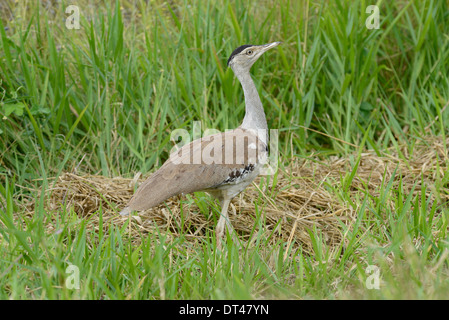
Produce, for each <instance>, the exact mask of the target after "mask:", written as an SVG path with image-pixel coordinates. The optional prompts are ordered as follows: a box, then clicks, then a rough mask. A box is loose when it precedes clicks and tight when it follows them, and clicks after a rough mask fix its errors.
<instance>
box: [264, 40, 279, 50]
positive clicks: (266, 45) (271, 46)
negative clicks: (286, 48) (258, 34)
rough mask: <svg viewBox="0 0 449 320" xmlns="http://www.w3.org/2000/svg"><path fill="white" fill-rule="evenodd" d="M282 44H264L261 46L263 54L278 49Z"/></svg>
mask: <svg viewBox="0 0 449 320" xmlns="http://www.w3.org/2000/svg"><path fill="white" fill-rule="evenodd" d="M280 44H281V42H272V43H267V44H263V45H261V47H262V52H265V51H268V50H270V49H272V48H274V47H277V46H278V45H280Z"/></svg>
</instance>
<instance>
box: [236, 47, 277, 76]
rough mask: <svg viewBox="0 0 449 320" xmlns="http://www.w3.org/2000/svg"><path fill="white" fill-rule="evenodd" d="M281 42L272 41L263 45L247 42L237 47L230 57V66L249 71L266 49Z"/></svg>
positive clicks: (237, 69)
mask: <svg viewBox="0 0 449 320" xmlns="http://www.w3.org/2000/svg"><path fill="white" fill-rule="evenodd" d="M279 44H280V42H272V43H267V44H263V45H259V46H256V45H252V44H245V45H243V46H240V47H238V48H237V49H235V50H234V51H233V52H232V53H231V56H230V57H229V59H228V66H229V67H231V68H232V70H233V71H234V72H236V71H249V69H251V67H252V65H253V64H254V62H256V61H257V59H259V57H260V56H261V55H262V54H263V53H264V52H266V51H268V50H270V49H271V48H274V47H276V46H278V45H279Z"/></svg>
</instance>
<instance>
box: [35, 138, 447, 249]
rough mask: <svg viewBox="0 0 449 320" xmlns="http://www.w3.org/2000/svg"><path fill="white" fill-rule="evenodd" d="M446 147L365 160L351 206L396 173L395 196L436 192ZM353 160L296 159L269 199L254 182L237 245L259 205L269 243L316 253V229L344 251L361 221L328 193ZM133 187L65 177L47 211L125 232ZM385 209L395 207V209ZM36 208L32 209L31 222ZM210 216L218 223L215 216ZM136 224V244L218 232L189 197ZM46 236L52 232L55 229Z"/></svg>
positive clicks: (433, 143)
mask: <svg viewBox="0 0 449 320" xmlns="http://www.w3.org/2000/svg"><path fill="white" fill-rule="evenodd" d="M448 140H449V139H448ZM448 142H449V141H446V144H447V143H448ZM446 144H445V143H444V141H443V140H442V139H441V138H428V139H425V140H422V142H421V143H419V144H418V145H416V146H415V149H414V151H413V154H409V152H408V151H407V149H406V148H405V147H403V148H401V153H402V154H403V157H402V156H401V157H400V156H398V153H397V152H394V151H392V150H390V153H389V155H384V156H378V155H376V154H375V153H374V152H372V151H367V152H365V153H362V154H361V161H360V164H359V166H358V168H357V172H356V174H355V175H354V177H353V179H352V180H350V185H349V188H348V192H350V196H351V198H353V197H356V196H357V195H358V196H363V197H364V193H365V192H368V193H369V194H370V195H371V196H372V197H376V196H378V193H379V188H380V186H381V185H382V184H383V183H388V181H390V179H391V178H392V175H393V173H394V171H395V169H396V167H397V172H396V175H395V177H394V178H393V179H394V183H393V188H397V187H398V186H399V180H400V179H399V177H402V188H403V190H404V192H405V193H408V192H409V191H410V190H412V187H413V185H414V184H415V183H416V184H417V187H416V188H415V189H414V192H415V193H416V192H420V190H421V189H420V187H419V186H420V184H421V183H426V184H427V185H428V186H433V185H434V181H435V180H436V179H437V175H440V177H442V176H444V174H445V172H446V171H447V170H448V168H447V165H448V163H449V161H448V160H449V159H448V153H447V149H446V147H445V146H446ZM349 158H352V159H353V160H352V163H353V164H354V163H355V159H356V158H357V155H354V156H352V157H348V158H335V159H331V160H325V161H321V160H318V159H312V158H309V159H307V160H298V159H295V160H293V161H291V163H290V164H289V165H287V166H286V167H285V168H283V169H281V170H280V171H279V175H278V179H277V184H276V186H275V188H274V192H273V194H272V195H268V194H266V193H265V192H264V191H265V190H261V189H260V185H261V184H259V180H257V181H256V182H255V183H254V184H253V185H251V186H250V187H248V188H247V189H246V191H245V192H244V193H242V194H241V195H240V196H238V197H237V198H235V199H234V200H233V202H232V204H231V207H230V210H232V212H231V213H230V219H231V222H232V224H233V226H234V227H235V229H236V230H237V231H238V233H239V234H240V238H241V239H242V240H248V239H249V238H250V237H249V235H250V233H251V230H252V229H253V228H254V221H255V219H256V217H255V205H254V202H255V201H258V205H259V208H260V209H261V210H260V212H263V215H264V216H263V219H264V223H263V224H262V225H263V228H264V232H266V233H267V236H268V235H269V234H271V241H273V242H276V241H279V240H282V241H284V242H288V244H289V245H290V244H292V245H294V246H297V245H301V246H302V248H303V250H304V251H306V252H310V250H312V245H311V240H310V237H309V234H308V232H307V230H308V229H310V228H312V227H313V226H316V227H317V229H319V230H320V231H321V232H322V234H323V236H324V239H325V240H326V241H327V243H328V244H335V245H338V244H340V243H341V241H342V239H344V236H343V234H342V228H341V224H340V223H341V222H342V223H344V224H346V225H349V226H350V225H351V223H353V222H354V221H355V219H356V212H357V209H358V208H354V207H352V206H351V205H350V204H349V203H347V201H344V200H342V199H340V198H339V197H338V193H336V192H331V191H330V188H332V186H335V188H337V189H338V188H342V186H341V183H342V181H344V177H345V176H348V175H349V174H350V172H351V171H352V169H353V165H351V161H350V160H349ZM259 179H260V178H259ZM134 184H135V181H133V179H125V178H112V179H111V178H107V177H103V176H92V175H84V176H80V175H77V174H74V173H64V174H62V175H61V176H59V177H58V179H57V181H55V183H54V185H53V187H52V188H51V189H49V190H46V193H47V201H46V204H47V208H46V209H47V210H50V211H55V212H58V211H60V210H61V207H63V206H65V207H67V208H72V207H73V210H74V211H75V212H76V214H78V215H79V216H80V217H90V226H91V227H93V228H98V221H99V218H98V215H97V212H99V211H98V210H99V209H100V208H101V209H102V211H101V212H103V220H108V219H111V220H112V221H113V222H115V223H117V224H118V225H121V224H123V223H124V222H125V221H126V220H127V219H128V218H127V217H121V216H119V215H118V211H119V209H120V208H122V207H123V206H124V205H125V203H127V201H128V200H129V199H130V197H131V195H132V192H133V186H134ZM426 190H427V191H426V192H428V193H429V194H428V195H427V196H428V197H435V196H436V197H438V199H437V200H438V201H442V202H446V201H448V200H449V194H448V193H447V192H444V193H440V194H438V195H436V193H435V192H434V191H435V190H434V189H433V188H432V187H430V188H426ZM181 201H182V203H181ZM355 203H357V202H355ZM181 204H182V212H183V213H182V214H181ZM386 205H391V206H392V207H393V206H394V204H393V203H391V204H388V203H387V204H386ZM32 207H33V206H32V205H31V206H30V207H29V209H30V211H29V212H30V214H31V212H32ZM211 211H212V208H211ZM213 212H214V213H213V214H216V215H218V211H217V210H213ZM131 219H132V223H131V226H130V233H131V236H132V237H133V236H134V235H136V234H138V233H140V232H143V233H146V232H148V233H151V232H153V231H154V230H155V228H156V226H157V227H158V228H159V230H167V229H169V230H170V234H171V235H172V236H177V235H179V233H180V228H182V229H183V233H185V235H186V238H187V239H188V240H192V241H193V240H195V239H198V238H201V237H205V235H206V230H210V231H213V230H214V228H215V225H214V219H212V218H211V217H210V216H209V217H207V216H206V215H204V214H201V213H200V210H199V208H198V207H197V205H196V204H195V202H192V201H186V200H185V197H174V198H172V199H169V200H168V201H166V203H165V204H163V205H160V206H158V207H156V208H153V209H150V210H147V211H145V212H142V213H140V214H139V215H134V216H132V218H131ZM49 228H50V230H49V232H52V230H51V225H49ZM136 238H137V237H136Z"/></svg>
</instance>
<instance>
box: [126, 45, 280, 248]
mask: <svg viewBox="0 0 449 320" xmlns="http://www.w3.org/2000/svg"><path fill="white" fill-rule="evenodd" d="M279 44H280V42H271V43H268V44H264V45H250V44H246V45H242V46H239V47H238V48H236V49H235V50H234V51H233V52H232V53H231V55H230V57H229V59H228V61H227V66H228V67H230V68H231V69H232V71H233V72H234V75H235V76H236V77H237V79H238V80H239V81H240V84H241V86H242V88H243V94H244V98H245V116H244V118H243V122H242V124H241V125H240V126H239V127H238V128H236V129H233V130H227V131H225V132H221V133H216V134H213V135H209V136H205V137H202V138H199V139H196V140H194V141H192V142H190V143H188V144H186V145H184V146H182V147H181V148H179V149H178V150H176V151H174V152H172V153H171V154H170V156H169V158H168V159H167V161H166V162H165V163H164V164H163V165H162V166H161V167H160V168H159V169H158V170H157V171H156V172H154V173H153V174H152V175H151V176H150V177H148V178H147V179H146V180H145V181H144V182H143V183H142V184H141V185H140V186H139V187H138V189H137V191H136V192H135V193H134V195H133V196H132V198H131V200H130V201H129V202H128V204H127V205H126V207H125V208H124V209H123V210H122V211H121V212H120V215H122V216H126V215H129V214H131V213H132V212H133V211H143V210H147V209H149V208H152V207H155V206H157V205H159V204H161V203H162V202H163V201H165V200H167V199H169V198H171V197H174V196H176V195H179V194H189V193H193V192H196V191H205V192H208V193H209V194H211V195H212V196H213V197H215V198H217V199H218V200H219V202H220V206H221V214H220V218H219V220H218V223H217V226H216V229H215V235H216V240H217V247H219V248H221V240H223V238H224V236H225V227H226V228H227V229H228V233H229V234H230V235H231V236H233V238H234V239H235V238H236V234H235V231H234V229H233V227H232V224H231V222H230V221H229V216H228V207H229V204H230V202H231V200H232V199H233V198H234V197H235V196H237V195H238V194H239V193H241V192H242V191H243V190H244V189H245V188H246V187H247V186H248V185H249V184H250V183H251V182H252V181H253V180H254V179H255V178H256V177H257V176H258V175H259V174H260V172H261V168H262V167H263V165H264V163H266V161H267V157H268V125H267V120H266V116H265V112H264V108H263V106H262V102H261V100H260V97H259V94H258V92H257V88H256V86H255V84H254V81H253V79H252V77H251V74H250V69H251V67H252V66H253V64H254V63H255V62H256V61H257V60H258V59H259V58H260V57H261V56H262V54H263V53H265V52H267V51H268V50H270V49H272V48H274V47H276V46H278V45H279Z"/></svg>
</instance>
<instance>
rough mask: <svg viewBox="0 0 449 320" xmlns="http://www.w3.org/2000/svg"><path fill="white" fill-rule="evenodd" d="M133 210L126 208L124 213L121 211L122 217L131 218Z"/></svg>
mask: <svg viewBox="0 0 449 320" xmlns="http://www.w3.org/2000/svg"><path fill="white" fill-rule="evenodd" d="M131 212H132V210H131V208H130V207H125V209H123V210H122V211H120V215H121V216H129V215H130V214H131Z"/></svg>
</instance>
